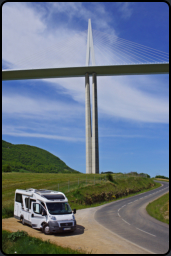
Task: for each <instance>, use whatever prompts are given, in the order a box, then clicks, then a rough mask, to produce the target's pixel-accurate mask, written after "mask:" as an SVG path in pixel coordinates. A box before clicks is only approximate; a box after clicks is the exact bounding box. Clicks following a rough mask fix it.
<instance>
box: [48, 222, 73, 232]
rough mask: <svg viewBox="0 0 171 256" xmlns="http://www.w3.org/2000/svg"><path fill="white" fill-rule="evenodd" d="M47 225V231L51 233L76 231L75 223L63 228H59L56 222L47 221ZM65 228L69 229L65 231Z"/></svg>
mask: <svg viewBox="0 0 171 256" xmlns="http://www.w3.org/2000/svg"><path fill="white" fill-rule="evenodd" d="M48 224H49V229H50V232H51V233H61V232H67V231H74V230H76V221H74V222H73V224H74V225H72V226H63V227H60V226H59V224H58V223H57V221H49V222H48ZM66 228H67V229H68V228H69V229H68V230H65V229H66Z"/></svg>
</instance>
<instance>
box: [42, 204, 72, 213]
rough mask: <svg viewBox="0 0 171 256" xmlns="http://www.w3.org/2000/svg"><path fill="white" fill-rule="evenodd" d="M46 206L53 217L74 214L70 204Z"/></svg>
mask: <svg viewBox="0 0 171 256" xmlns="http://www.w3.org/2000/svg"><path fill="white" fill-rule="evenodd" d="M46 205H47V208H48V211H49V213H50V214H52V215H57V214H71V213H72V210H71V208H70V206H69V204H68V203H46Z"/></svg>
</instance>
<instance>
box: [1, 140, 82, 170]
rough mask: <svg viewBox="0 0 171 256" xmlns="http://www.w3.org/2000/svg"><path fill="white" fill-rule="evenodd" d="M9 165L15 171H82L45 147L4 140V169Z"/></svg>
mask: <svg viewBox="0 0 171 256" xmlns="http://www.w3.org/2000/svg"><path fill="white" fill-rule="evenodd" d="M9 166H10V168H9ZM7 167H8V168H9V169H10V170H11V171H15V172H50V173H80V172H78V171H76V170H74V169H72V168H70V167H69V166H67V165H66V164H65V163H64V162H63V161H62V160H61V159H60V158H59V157H57V156H54V155H53V154H51V153H49V152H48V151H46V150H44V149H41V148H37V147H34V146H29V145H23V144H17V145H14V144H12V143H9V142H6V141H4V140H2V170H4V171H5V170H6V169H7Z"/></svg>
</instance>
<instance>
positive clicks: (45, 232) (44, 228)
mask: <svg viewBox="0 0 171 256" xmlns="http://www.w3.org/2000/svg"><path fill="white" fill-rule="evenodd" d="M43 233H44V234H45V235H50V228H49V225H48V224H44V225H43Z"/></svg>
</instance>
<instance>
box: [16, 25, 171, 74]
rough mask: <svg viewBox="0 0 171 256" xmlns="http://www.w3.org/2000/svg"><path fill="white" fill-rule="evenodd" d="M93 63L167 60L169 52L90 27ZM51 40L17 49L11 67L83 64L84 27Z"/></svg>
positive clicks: (39, 67)
mask: <svg viewBox="0 0 171 256" xmlns="http://www.w3.org/2000/svg"><path fill="white" fill-rule="evenodd" d="M92 32H93V44H94V52H95V64H96V65H97V66H104V65H124V64H125V65H126V64H143V63H144V64H145V63H168V62H169V54H168V53H165V52H162V51H159V50H156V49H153V48H150V47H147V46H144V45H141V44H138V43H135V42H132V41H129V40H126V39H123V38H119V37H117V36H115V35H109V34H107V33H103V32H99V31H97V30H94V29H93V30H92ZM53 41H54V42H53V43H52V44H49V43H47V40H46V41H45V42H46V43H45V42H44V43H43V44H41V43H40V44H38V43H37V45H36V46H34V47H33V45H32V49H31V47H30V50H29V49H28V50H27V51H21V54H20V55H17V58H15V60H13V61H12V62H11V64H12V65H11V66H13V68H12V69H41V68H60V67H61V68H62V67H79V66H85V59H86V49H87V30H84V31H82V32H79V33H73V34H70V35H65V36H61V37H60V38H56V39H55V38H53Z"/></svg>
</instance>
